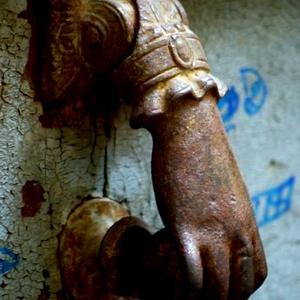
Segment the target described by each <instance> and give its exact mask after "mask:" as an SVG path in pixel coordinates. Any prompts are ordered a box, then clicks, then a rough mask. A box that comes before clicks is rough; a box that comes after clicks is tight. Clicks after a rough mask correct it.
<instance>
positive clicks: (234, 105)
mask: <svg viewBox="0 0 300 300" xmlns="http://www.w3.org/2000/svg"><path fill="white" fill-rule="evenodd" d="M238 107H239V95H238V94H237V92H236V91H235V88H234V86H231V87H230V89H229V91H228V92H227V94H226V95H225V96H224V97H223V98H222V99H221V100H220V101H219V104H218V108H219V110H220V113H221V117H222V121H223V122H224V123H225V122H227V121H230V120H231V119H232V118H233V116H234V114H235V113H236V112H237V110H238Z"/></svg>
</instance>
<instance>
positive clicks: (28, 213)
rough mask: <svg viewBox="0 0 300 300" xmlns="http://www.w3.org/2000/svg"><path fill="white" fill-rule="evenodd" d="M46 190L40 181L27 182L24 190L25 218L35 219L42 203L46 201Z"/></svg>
mask: <svg viewBox="0 0 300 300" xmlns="http://www.w3.org/2000/svg"><path fill="white" fill-rule="evenodd" d="M43 194H44V190H43V188H42V186H41V185H40V183H39V182H38V181H35V180H32V181H27V182H26V183H25V185H24V186H23V188H22V198H23V202H24V207H22V216H23V217H34V216H35V215H36V214H37V213H38V212H39V210H40V208H41V205H42V202H43V201H45V199H44V197H43Z"/></svg>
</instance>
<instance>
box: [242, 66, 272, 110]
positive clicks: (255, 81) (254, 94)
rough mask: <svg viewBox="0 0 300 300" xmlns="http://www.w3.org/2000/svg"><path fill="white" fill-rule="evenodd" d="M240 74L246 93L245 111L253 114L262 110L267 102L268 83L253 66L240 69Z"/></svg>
mask: <svg viewBox="0 0 300 300" xmlns="http://www.w3.org/2000/svg"><path fill="white" fill-rule="evenodd" d="M240 74H241V79H242V82H243V88H244V92H245V94H246V98H245V103H244V107H245V111H246V112H247V113H248V114H249V115H250V116H253V115H255V114H257V113H258V112H259V111H260V110H261V108H262V107H263V105H264V103H265V102H266V97H267V85H266V83H265V81H264V79H263V78H262V76H261V75H260V73H259V72H258V71H257V70H255V69H253V68H243V69H240Z"/></svg>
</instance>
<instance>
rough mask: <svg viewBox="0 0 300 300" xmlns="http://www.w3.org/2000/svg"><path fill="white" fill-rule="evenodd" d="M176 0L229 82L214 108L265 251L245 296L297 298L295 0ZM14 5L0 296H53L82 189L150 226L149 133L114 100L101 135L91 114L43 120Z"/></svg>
mask: <svg viewBox="0 0 300 300" xmlns="http://www.w3.org/2000/svg"><path fill="white" fill-rule="evenodd" d="M182 3H183V4H184V6H185V8H186V10H187V12H188V15H189V18H190V26H191V28H193V29H194V30H195V31H196V33H197V34H198V35H199V36H200V38H201V41H202V44H203V46H204V49H205V51H206V54H207V56H208V59H209V61H210V65H211V68H212V71H213V73H214V74H215V75H217V76H218V77H220V78H222V79H223V80H224V81H225V82H226V83H227V84H228V85H229V86H230V93H229V95H228V96H227V97H226V98H225V99H224V100H222V102H221V103H220V110H221V114H222V117H223V120H224V124H225V126H226V129H227V132H228V135H229V138H230V140H231V142H232V144H233V148H234V150H235V153H236V155H237V158H238V161H239V163H240V167H241V169H242V172H243V173H244V176H245V179H246V182H247V185H248V187H249V191H250V194H251V195H252V199H253V203H254V208H255V209H256V214H257V220H258V223H259V226H260V232H261V235H262V239H263V242H264V245H265V250H266V255H267V260H268V263H269V277H268V279H267V281H266V283H265V284H264V286H263V287H262V288H261V289H260V290H259V291H258V292H257V294H256V295H254V296H253V299H291V300H293V299H298V294H299V292H300V271H299V270H300V254H299V253H300V251H299V242H300V239H299V233H298V232H297V230H298V228H300V227H299V226H300V221H299V220H300V218H299V214H300V201H299V199H300V189H299V184H298V178H299V177H300V173H299V172H300V171H299V170H300V161H299V159H298V152H297V149H299V146H300V130H299V129H298V121H299V119H300V107H299V105H297V104H296V101H297V98H296V97H297V95H298V93H297V92H298V90H299V86H300V85H299V78H300V77H299V75H300V74H299V73H300V71H299V63H300V62H299V60H300V59H299V50H300V49H299V48H300V47H299V46H300V45H299V44H300V40H299V37H298V36H299V24H300V23H299V15H300V3H299V2H298V1H297V0H294V1H286V0H280V1H271V0H264V1H258V0H256V1H246V0H243V1H224V0H214V1H204V0H203V1H202V0H201V1H196V0H194V1H193V0H183V1H182ZM24 10H26V1H25V0H0V79H1V81H0V84H1V85H0V121H1V126H0V137H1V139H0V186H1V188H0V299H30V300H32V299H57V298H58V299H60V298H61V293H60V290H61V287H62V285H61V280H60V274H59V268H58V263H57V257H56V251H57V243H58V239H57V236H58V234H59V233H60V232H61V228H62V226H63V225H64V224H65V221H66V218H67V216H68V214H69V213H70V211H71V209H72V208H74V207H75V206H76V205H77V204H78V203H80V201H82V199H83V198H85V197H88V196H102V195H106V196H109V197H111V198H112V199H115V200H117V201H120V202H122V203H123V204H124V205H126V206H127V207H129V209H130V210H131V212H132V214H134V215H140V216H143V217H144V219H145V220H146V221H147V222H149V223H150V224H152V225H153V226H154V227H155V228H160V226H161V223H160V219H159V217H158V215H157V212H156V209H155V204H154V201H153V191H152V186H151V184H150V180H151V176H150V159H151V158H150V153H151V139H150V136H149V134H148V133H147V132H146V131H145V130H136V131H134V130H132V129H130V127H129V125H128V117H129V114H130V110H129V108H128V107H125V106H122V107H121V108H120V110H119V111H118V114H117V116H116V118H115V120H114V130H113V131H112V137H111V139H107V138H105V135H104V132H103V120H102V117H101V115H100V114H99V116H98V117H97V118H90V117H86V118H85V119H83V120H82V121H81V122H80V123H79V124H77V125H76V126H72V127H69V128H67V127H62V128H53V129H50V128H43V127H42V125H41V123H40V122H39V116H40V115H41V114H42V107H41V104H40V103H39V102H35V101H34V100H33V98H34V91H33V90H31V88H30V87H29V83H28V81H27V79H26V77H25V76H23V74H24V69H25V65H26V63H27V57H28V49H29V39H30V36H31V28H30V25H29V24H28V20H27V19H26V18H24V16H25V14H24V13H23V14H21V15H20V13H21V12H22V11H24ZM18 15H19V17H18Z"/></svg>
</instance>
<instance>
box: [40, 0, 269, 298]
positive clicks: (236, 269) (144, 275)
mask: <svg viewBox="0 0 300 300" xmlns="http://www.w3.org/2000/svg"><path fill="white" fill-rule="evenodd" d="M57 3H58V2H57ZM63 3H67V4H68V5H67V6H63V9H62V8H61V7H60V9H62V10H63V13H62V14H58V17H57V14H53V17H52V18H54V20H55V22H54V23H53V24H54V25H53V29H52V31H53V34H52V35H51V37H52V38H51V41H53V43H54V47H53V46H52V48H50V49H51V51H52V52H51V51H50V52H47V53H48V54H49V53H50V54H49V55H50V57H52V59H50V60H49V62H48V64H50V67H48V69H49V70H50V73H49V74H48V75H47V74H46V75H44V77H43V80H42V84H44V87H45V89H44V90H45V92H44V95H45V101H46V102H47V101H48V102H49V101H52V98H51V97H52V94H51V97H48V96H49V95H50V93H49V91H51V93H52V89H51V88H52V87H53V83H54V84H55V90H54V98H53V99H54V100H55V101H58V102H60V101H65V99H67V100H68V99H69V98H70V97H71V98H72V97H73V98H74V95H77V94H78V93H79V96H85V95H87V94H89V93H92V90H90V82H92V81H93V80H95V78H99V76H100V78H103V76H104V75H105V76H106V77H107V78H110V80H111V83H113V84H114V85H115V86H116V89H117V91H118V92H119V96H120V98H122V99H123V100H124V101H125V102H126V103H127V104H129V105H130V106H132V115H131V125H132V127H133V128H139V127H144V128H147V129H148V130H149V132H150V133H151V135H152V137H153V154H152V179H153V186H154V190H155V196H156V201H157V206H158V210H159V213H160V215H161V217H162V220H163V223H164V225H165V229H164V230H162V231H161V232H159V233H157V234H154V235H151V230H150V229H149V228H148V227H147V225H145V224H144V223H143V222H141V221H138V220H137V219H136V218H132V217H130V218H125V219H123V220H121V221H120V222H117V223H116V224H115V225H113V226H112V228H111V229H110V230H109V231H108V233H107V235H106V236H105V238H104V241H103V244H102V246H101V250H100V255H99V256H100V257H99V259H100V269H101V270H102V271H101V272H102V277H101V278H102V279H101V280H102V281H101V284H100V286H101V289H102V288H103V281H104V282H105V283H106V286H107V288H111V289H112V291H113V292H115V293H117V294H120V295H124V296H129V295H133V296H134V295H138V297H139V299H247V298H249V297H250V295H251V294H252V293H253V292H254V291H255V290H256V289H257V288H258V287H259V286H260V285H261V284H262V283H263V281H264V279H265V277H266V274H267V267H266V261H265V257H264V252H263V248H262V244H261V241H260V237H259V233H258V230H257V226H256V222H255V218H254V214H253V209H252V206H251V201H250V199H249V195H248V192H247V189H246V186H245V183H244V181H243V179H242V176H241V174H240V171H239V169H238V166H237V162H236V160H235V158H234V155H233V152H232V149H231V147H230V145H229V141H228V139H227V136H226V133H225V131H224V128H223V124H222V121H221V119H220V115H219V111H218V108H217V102H218V100H219V99H220V98H221V97H222V96H224V94H225V92H226V86H225V85H224V83H222V82H221V81H219V80H218V79H217V78H215V77H214V76H213V75H211V74H210V69H209V65H208V62H207V59H206V56H205V54H204V51H203V49H202V46H201V43H200V41H199V39H198V37H197V36H196V35H195V34H194V33H193V32H192V31H191V30H190V29H189V28H188V21H187V16H186V14H185V11H184V9H183V8H182V6H181V5H180V3H179V2H178V1H177V0H173V1H172V0H167V1H160V0H135V1H133V2H131V1H125V0H123V1H114V0H103V1H93V0H90V1H87V0H86V1H84V0H83V1H70V0H69V1H63ZM79 4H80V5H79ZM78 5H79V6H78ZM74 7H76V8H77V9H75V8H74ZM78 7H82V10H78ZM103 7H104V8H105V9H104V8H103ZM107 7H109V9H108V8H107ZM112 8H113V9H112ZM65 15H67V16H68V17H64V16H65ZM124 19H125V20H126V21H125V22H123V21H124ZM99 20H100V21H101V22H102V23H103V22H104V23H103V24H106V25H107V29H109V31H107V33H106V31H105V30H104V31H103V26H102V25H101V24H102V23H101V22H100V21H99ZM98 21H99V22H98ZM115 24H118V26H115V27H114V25H115ZM120 24H121V25H120ZM124 24H125V25H124ZM64 28H65V29H66V30H64ZM105 28H106V27H105ZM114 28H115V29H114ZM78 32H79V33H78ZM103 32H105V34H107V35H105V34H104V35H102V33H103ZM99 33H101V34H100V35H99ZM76 34H77V35H79V37H80V38H76ZM114 34H116V35H117V36H114ZM82 41H85V43H84V45H83V44H82ZM119 41H120V42H119ZM122 41H124V43H123V42H122ZM78 49H80V50H78ZM102 49H105V51H104V50H103V51H102ZM55 51H58V52H59V55H57V54H55V53H56V52H55ZM101 51H102V52H101ZM98 53H100V55H99V54H98ZM65 57H67V58H68V57H69V58H70V59H69V60H67V62H68V64H67V66H68V67H67V68H66V69H65V70H61V72H62V73H61V74H60V73H59V72H58V70H56V68H55V66H57V65H58V66H61V67H63V66H64V63H65V60H64V58H65ZM122 60H123V62H122ZM74 62H75V63H74ZM46 64H47V63H46ZM74 64H75V65H77V66H78V68H77V69H76V68H75V70H73V71H71V72H73V73H72V74H71V75H72V76H69V75H70V74H68V72H69V71H70V70H71V69H72V68H71V67H72V66H74ZM74 72H75V73H74ZM50 83H51V84H50ZM74 85H75V86H76V87H75V88H74ZM50 87H51V88H50ZM79 91H80V92H79ZM103 96H104V95H103ZM101 205H102V204H101ZM111 205H112V204H111V202H110V204H109V206H111ZM77 214H78V213H77V212H76V211H75V212H74V215H71V216H70V219H69V221H68V224H69V225H68V224H67V226H66V229H65V230H64V232H63V238H62V241H61V243H62V245H63V246H61V248H60V253H61V257H63V259H61V267H62V270H64V271H63V273H64V278H65V282H66V285H67V286H68V287H70V286H72V282H73V281H75V282H76V286H78V287H79V286H80V284H81V283H80V280H79V279H76V277H75V276H74V275H73V273H75V272H74V270H75V269H73V267H72V263H71V262H73V259H75V257H78V259H77V260H75V261H76V267H75V268H76V270H77V271H79V269H80V265H81V264H83V263H84V260H83V259H82V258H81V257H80V256H77V254H73V253H72V252H74V251H76V248H75V249H74V248H72V246H71V245H72V243H74V245H77V244H80V245H81V244H82V243H87V244H88V246H89V245H90V244H91V243H92V239H90V238H89V235H90V234H91V233H92V232H93V231H94V230H95V231H96V229H93V230H90V228H89V226H90V225H89V224H88V223H86V222H80V221H78V220H79V217H78V216H77ZM105 214H106V213H104V215H105ZM79 215H81V212H80V211H79ZM121 215H122V213H121ZM98 217H99V218H100V219H101V218H102V217H101V213H100V212H99V214H96V219H95V220H97V218H98ZM73 219H75V220H76V221H74V220H73ZM85 219H89V220H92V221H89V222H90V223H91V226H93V227H92V228H96V227H97V226H98V225H100V223H101V222H100V223H99V222H98V221H95V220H94V219H91V218H90V216H89V213H87V218H86V217H84V218H83V220H85ZM113 219H114V217H112V220H113ZM117 219H119V217H118V218H117ZM72 220H73V221H72ZM115 221H117V220H115ZM69 222H70V223H69ZM74 222H75V223H74ZM72 223H74V224H76V226H75V227H76V230H75V229H74V230H73V225H72ZM111 225H112V222H111ZM80 226H83V228H82V231H81V230H80V229H79V228H80ZM105 226H106V227H105V228H104V227H103V228H101V230H100V229H99V230H100V231H101V237H100V236H97V238H96V240H97V243H95V244H94V245H93V247H94V248H93V249H98V248H99V247H100V242H101V240H102V238H103V235H104V232H105V231H106V230H108V227H109V226H107V225H105ZM86 230H87V231H88V233H87V232H86ZM75 233H76V234H75ZM74 235H75V237H73V236H74ZM85 235H87V237H86V236H85ZM74 239H75V240H74ZM80 251H81V254H82V250H80ZM95 253H96V252H95V250H93V251H92V252H88V255H89V257H90V259H91V264H92V266H93V271H91V270H90V269H86V270H85V273H86V274H88V272H93V273H92V274H93V275H92V276H96V277H97V276H98V275H95V272H97V271H96V269H95V268H94V265H95V260H97V255H96V254H95ZM133 253H134V255H133ZM69 257H71V258H72V259H71V260H70V259H69ZM130 268H131V269H132V270H129V269H130ZM66 269H68V270H69V271H66ZM70 270H71V271H70ZM81 274H82V273H81ZM76 276H77V275H76ZM82 276H83V275H82ZM88 277H89V276H88ZM77 278H78V277H77ZM85 281H86V282H87V283H89V287H90V288H89V292H90V293H91V295H93V297H95V295H96V294H93V291H92V285H91V284H90V283H91V282H92V281H91V280H90V279H85ZM98 283H99V282H98ZM96 286H98V285H97V284H95V285H94V287H95V288H96ZM101 291H102V290H101ZM106 292H107V291H106ZM72 293H73V294H74V293H75V290H74V291H72ZM99 293H100V291H99ZM99 293H98V296H99V295H100V294H99ZM74 297H75V296H74ZM78 297H79V296H78ZM78 297H77V296H76V297H75V298H76V299H80V298H78ZM105 297H106V296H104V294H103V295H102V294H101V299H106V298H105ZM111 297H112V298H109V296H107V299H115V298H113V297H116V296H113V295H112V296H111ZM85 299H94V298H88V297H87V298H85Z"/></svg>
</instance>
